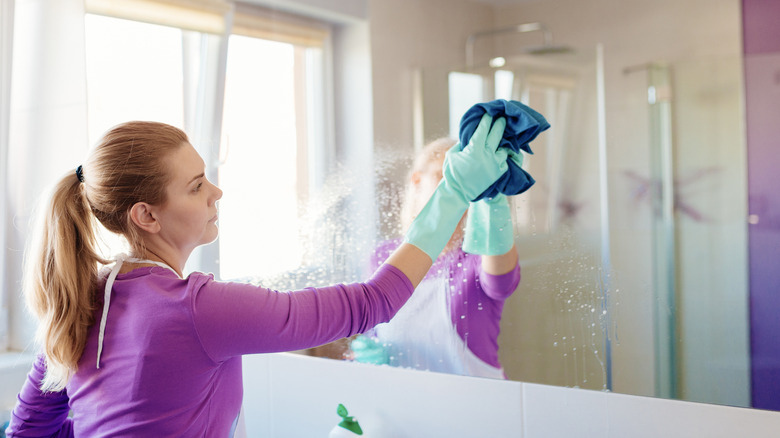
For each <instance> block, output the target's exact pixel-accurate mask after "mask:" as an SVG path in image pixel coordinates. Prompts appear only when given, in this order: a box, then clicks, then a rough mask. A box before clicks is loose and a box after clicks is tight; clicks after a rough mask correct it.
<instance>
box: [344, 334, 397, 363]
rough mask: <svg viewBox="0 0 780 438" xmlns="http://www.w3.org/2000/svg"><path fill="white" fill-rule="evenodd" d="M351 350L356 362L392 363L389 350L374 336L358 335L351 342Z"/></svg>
mask: <svg viewBox="0 0 780 438" xmlns="http://www.w3.org/2000/svg"><path fill="white" fill-rule="evenodd" d="M349 348H350V350H352V352H353V353H354V355H355V362H360V363H371V364H374V365H386V364H388V363H390V356H389V355H388V354H387V351H386V350H385V348H384V347H383V346H382V344H380V343H379V341H377V340H376V339H374V338H370V337H368V336H366V335H357V336H356V337H355V339H353V340H352V342H351V343H350V344H349Z"/></svg>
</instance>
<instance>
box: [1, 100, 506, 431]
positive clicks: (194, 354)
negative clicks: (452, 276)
mask: <svg viewBox="0 0 780 438" xmlns="http://www.w3.org/2000/svg"><path fill="white" fill-rule="evenodd" d="M491 123H492V125H493V126H492V127H491ZM504 125H505V120H503V119H501V118H497V119H496V120H495V121H493V120H492V118H491V117H490V116H487V115H486V116H485V117H484V118H483V120H482V122H481V123H480V130H479V135H477V134H475V136H474V137H475V138H473V139H472V140H471V141H470V142H469V144H468V146H467V147H466V148H464V149H463V151H460V150H457V151H456V150H455V149H453V152H452V154H449V156H450V158H449V159H448V160H447V162H446V163H445V168H446V169H445V173H446V174H447V175H448V176H447V177H445V179H446V180H447V182H448V184H447V185H446V187H444V186H443V187H442V188H441V189H440V190H438V193H439V194H440V196H438V197H437V198H436V199H435V200H433V201H432V202H431V203H429V205H428V206H427V208H428V213H426V214H421V215H420V216H418V220H416V221H415V223H414V224H412V225H411V227H410V229H409V234H408V236H407V242H406V243H404V244H403V245H401V246H400V247H399V248H398V250H397V251H395V252H394V253H393V254H392V255H391V256H390V257H389V258H388V260H387V263H385V264H383V265H382V266H381V267H379V269H377V271H376V272H375V273H374V275H373V276H372V277H371V278H370V279H369V280H368V281H366V282H365V283H355V284H349V285H345V284H338V285H334V286H329V287H322V288H307V289H304V290H300V291H293V292H283V293H280V292H276V291H272V290H268V289H265V288H262V287H257V286H253V285H249V284H241V283H228V282H218V281H215V280H214V279H213V276H212V275H210V274H203V273H199V272H195V273H192V274H190V275H188V276H187V277H186V278H183V268H184V265H185V263H186V261H187V259H188V257H189V256H190V253H191V252H192V250H193V249H194V248H196V247H197V246H199V245H204V244H207V243H210V242H212V241H214V239H215V238H216V237H217V233H218V230H217V224H216V222H217V217H218V215H217V201H218V200H219V199H220V197H221V196H222V191H221V190H220V189H219V188H218V187H216V186H215V185H213V184H212V183H211V182H210V181H208V180H207V179H206V177H205V173H204V169H205V164H204V162H203V160H202V159H201V157H200V156H199V155H198V154H197V152H196V151H195V149H194V148H193V147H192V145H191V144H190V143H189V141H188V139H187V136H186V135H185V134H184V132H182V131H181V130H179V129H177V128H174V127H172V126H169V125H165V124H161V123H154V122H129V123H125V124H122V125H119V126H117V127H115V128H113V129H111V130H110V131H109V132H108V133H106V135H105V136H104V138H103V139H102V141H101V142H100V143H99V144H98V145H97V147H96V148H95V149H94V150H93V151H92V153H91V154H90V156H89V157H88V160H87V161H86V162H85V163H84V164H83V166H78V167H77V169H76V172H75V173H74V172H69V173H68V174H67V175H66V176H65V177H64V178H62V179H61V180H60V181H59V182H58V183H57V184H56V186H55V188H54V192H53V194H52V197H51V200H50V202H49V204H48V207H47V208H46V209H45V211H44V217H43V219H42V224H41V225H40V229H39V230H37V236H38V237H39V238H40V241H39V242H37V243H36V244H35V245H34V246H33V247H32V251H31V252H29V255H28V259H27V262H26V267H25V269H26V274H27V275H26V278H25V282H24V289H25V290H24V292H25V295H26V298H27V301H28V306H29V307H30V309H31V310H32V311H33V313H34V314H35V315H36V316H37V318H38V320H39V328H38V332H37V338H38V341H39V344H40V346H41V354H40V355H39V357H38V358H37V360H36V361H35V363H34V364H33V367H32V370H31V371H30V374H29V376H28V380H27V381H26V382H25V384H24V386H23V387H22V390H21V392H20V394H19V398H18V403H17V405H16V407H15V408H14V411H13V413H12V418H11V423H10V426H9V428H8V429H7V434H8V436H74V435H75V436H98V435H99V436H177V437H182V436H232V435H233V432H234V431H235V428H236V425H237V424H238V420H239V411H240V405H241V399H242V380H241V379H242V378H241V355H243V354H252V353H266V352H278V351H287V350H298V349H303V348H307V347H312V346H316V345H320V344H324V343H327V342H330V341H333V340H335V339H339V338H342V337H346V336H351V335H353V334H356V333H360V332H362V331H365V330H367V329H369V328H371V327H373V326H374V325H376V324H378V323H380V322H384V321H388V320H389V319H390V318H391V317H392V316H393V315H394V314H395V312H396V311H397V310H398V309H399V308H400V307H401V305H402V304H403V303H404V302H405V301H406V300H407V299H408V297H409V296H410V295H411V292H412V291H413V290H414V287H415V286H416V285H417V284H418V283H419V282H420V281H421V280H422V278H423V276H424V275H425V273H426V271H427V270H428V269H429V268H430V266H431V260H433V259H435V258H436V256H437V255H438V253H439V252H440V251H441V249H442V248H443V247H444V245H445V244H446V240H447V239H448V238H449V234H451V233H452V230H453V229H454V227H455V223H457V219H459V218H460V216H461V215H462V213H463V212H464V211H465V209H466V208H467V205H468V200H469V199H474V198H475V197H476V196H478V195H479V193H481V192H482V191H483V190H484V189H485V188H486V187H488V186H489V185H490V184H491V183H492V182H494V181H495V180H496V179H497V178H498V177H500V175H501V174H503V173H504V172H506V170H507V165H506V162H505V161H506V158H507V154H506V152H503V151H501V150H497V149H498V148H497V145H498V144H499V141H500V139H501V135H502V133H503V129H504ZM452 215H455V216H457V218H456V220H455V223H453V221H452V220H450V219H448V218H447V217H448V216H452ZM96 222H99V223H100V224H101V225H102V226H104V227H105V228H106V229H108V231H111V232H113V233H116V234H119V235H121V236H123V237H124V238H125V239H126V240H127V242H128V244H129V247H130V249H131V256H129V257H126V256H121V257H119V258H117V260H115V261H114V265H113V267H111V269H110V271H109V270H107V269H106V270H100V265H105V264H109V263H110V261H108V260H103V259H102V258H101V257H100V255H99V254H98V251H97V249H96V235H95V230H94V227H95V226H96V225H97V223H96ZM69 411H72V417H70V418H69Z"/></svg>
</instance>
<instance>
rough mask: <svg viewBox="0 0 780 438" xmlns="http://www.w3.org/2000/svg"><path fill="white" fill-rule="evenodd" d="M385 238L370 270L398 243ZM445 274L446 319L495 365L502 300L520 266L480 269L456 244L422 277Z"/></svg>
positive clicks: (477, 258)
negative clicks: (497, 271)
mask: <svg viewBox="0 0 780 438" xmlns="http://www.w3.org/2000/svg"><path fill="white" fill-rule="evenodd" d="M400 242H401V241H400V240H389V241H385V242H383V243H382V244H380V245H379V247H377V249H376V250H375V251H374V255H373V256H372V259H371V269H374V268H376V266H379V265H380V264H381V263H382V262H384V261H385V260H386V259H387V257H389V256H390V253H392V252H393V250H395V248H397V247H398V245H399V244H400ZM441 275H448V276H449V282H450V286H451V288H450V296H449V303H450V309H449V310H450V319H451V320H452V323H453V324H454V325H455V328H456V329H457V331H458V335H460V337H461V339H463V341H464V342H465V343H466V345H467V346H468V347H469V350H471V352H472V353H474V354H475V355H476V356H477V357H479V358H480V359H482V360H483V361H484V362H486V363H488V364H490V365H492V366H494V367H496V368H499V367H501V364H500V363H499V361H498V334H499V332H500V330H501V327H500V322H501V312H502V311H503V309H504V301H505V300H506V299H507V298H509V296H510V295H512V293H513V292H514V291H515V289H516V288H517V285H518V284H520V265H519V264H518V265H517V266H515V268H514V269H513V270H512V271H510V272H508V273H506V274H503V275H491V274H488V273H485V272H484V271H482V256H479V255H475V254H467V253H465V252H463V250H462V249H460V247H458V249H457V250H453V251H450V252H447V253H443V254H442V255H440V256H439V258H438V259H436V262H435V263H434V264H433V266H432V267H431V269H430V270H429V271H428V274H427V275H426V278H429V277H433V276H441Z"/></svg>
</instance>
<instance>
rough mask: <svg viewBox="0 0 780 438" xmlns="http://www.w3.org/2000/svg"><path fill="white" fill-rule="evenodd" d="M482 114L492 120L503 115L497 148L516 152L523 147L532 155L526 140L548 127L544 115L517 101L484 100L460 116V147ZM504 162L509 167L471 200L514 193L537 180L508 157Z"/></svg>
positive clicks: (523, 189) (467, 140)
mask: <svg viewBox="0 0 780 438" xmlns="http://www.w3.org/2000/svg"><path fill="white" fill-rule="evenodd" d="M485 113H487V114H489V115H490V116H492V117H493V119H494V121H495V118H496V117H504V118H505V119H506V129H504V136H503V138H502V139H501V143H500V144H499V145H498V147H505V148H508V149H511V150H512V151H514V152H515V153H520V151H521V150H522V151H525V152H526V153H529V154H533V151H531V147H530V146H529V145H528V143H530V142H531V141H533V139H535V138H536V136H537V135H539V134H540V133H541V132H543V131H545V130H546V129H548V128H549V127H550V124H549V123H548V122H547V120H546V119H545V118H544V116H542V115H541V114H539V113H538V112H536V111H534V110H533V109H532V108H530V107H528V106H526V105H523V104H522V103H520V102H517V101H514V100H504V99H496V100H493V101H491V102H487V103H478V104H476V105H474V106H472V107H471V108H469V110H468V111H466V114H464V115H463V117H462V118H461V119H460V147H461V149H463V147H465V145H467V144H469V140H471V136H472V135H474V131H475V130H476V129H477V125H479V121H480V120H481V119H482V115H483V114H485ZM506 161H507V164H508V165H509V170H507V172H506V173H505V174H503V175H502V176H501V177H500V178H499V179H498V180H497V181H496V182H495V183H493V185H491V186H490V187H488V188H487V189H486V190H485V191H484V192H482V194H480V195H479V196H478V197H477V198H476V199H473V200H472V201H478V200H480V199H482V198H492V197H494V196H496V195H498V194H499V193H503V194H505V195H508V196H512V195H517V194H520V193H523V192H524V191H526V190H528V189H529V188H531V186H532V185H534V183H535V182H536V180H534V179H533V177H532V176H531V175H530V174H529V173H528V172H526V171H525V170H523V169H522V168H521V167H520V166H519V165H518V164H517V163H516V162H515V161H514V160H512V159H511V158H509V157H507V160H506Z"/></svg>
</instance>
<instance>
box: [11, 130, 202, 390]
mask: <svg viewBox="0 0 780 438" xmlns="http://www.w3.org/2000/svg"><path fill="white" fill-rule="evenodd" d="M185 143H188V140H187V135H186V134H185V133H184V132H183V131H181V130H180V129H178V128H175V127H173V126H170V125H166V124H163V123H156V122H127V123H123V124H121V125H117V126H115V127H114V128H112V129H111V130H109V131H108V132H107V133H106V134H104V136H103V138H102V140H101V141H100V143H99V144H98V145H97V146H96V147H95V148H94V149H93V151H92V152H91V154H90V156H89V157H88V159H87V161H86V162H85V163H84V164H83V166H82V173H81V174H82V175H83V182H81V181H80V179H79V177H78V176H77V175H76V172H74V171H71V172H68V174H66V175H65V176H64V177H62V178H61V179H60V180H59V182H58V183H57V184H55V186H54V189H53V191H52V193H51V196H50V198H49V199H48V204H47V205H46V207H47V208H44V209H43V210H42V211H41V212H40V216H39V219H38V223H37V224H36V228H34V229H33V235H34V236H36V239H35V240H33V241H31V245H30V247H29V248H28V251H27V254H26V260H25V278H24V282H23V290H24V294H25V299H26V301H27V306H28V308H29V309H30V311H31V312H32V313H33V314H34V315H35V316H36V318H37V319H38V321H39V324H38V330H37V332H36V340H37V341H38V343H39V344H40V346H41V348H42V350H43V353H44V354H45V357H46V374H45V376H44V379H43V382H42V383H41V389H42V390H44V391H60V390H62V389H63V388H64V387H65V385H66V384H67V383H68V381H69V380H70V377H71V376H72V375H73V373H75V372H76V370H77V367H78V366H77V365H78V361H79V359H80V358H81V355H82V353H83V351H84V346H85V344H86V341H87V334H88V330H89V328H90V326H92V324H93V323H94V312H95V305H96V299H95V293H96V287H97V283H98V269H99V268H100V264H106V263H108V261H107V260H104V259H103V257H102V256H101V255H100V252H99V250H98V246H97V234H96V226H97V223H98V222H99V223H100V224H102V225H103V226H104V227H105V228H106V229H108V230H109V231H111V232H113V233H116V234H119V235H122V236H124V237H125V238H126V239H127V241H128V243H129V244H130V247H131V248H132V250H133V251H134V252H135V253H137V254H143V253H144V252H145V247H144V244H143V241H142V239H141V235H140V233H139V231H138V229H137V228H136V227H135V225H134V224H133V222H132V221H131V219H130V214H129V212H130V208H131V207H132V206H133V205H134V204H135V203H137V202H147V203H149V204H152V205H161V204H163V203H164V202H165V187H166V185H167V184H168V181H169V167H168V162H167V160H165V158H166V157H168V156H169V154H170V153H172V152H173V151H174V150H176V149H177V148H179V147H181V146H182V145H183V144H185Z"/></svg>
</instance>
